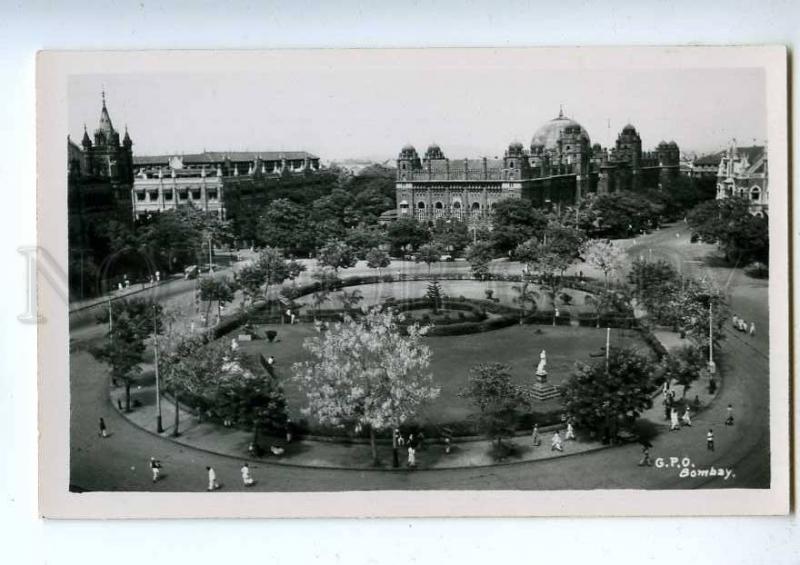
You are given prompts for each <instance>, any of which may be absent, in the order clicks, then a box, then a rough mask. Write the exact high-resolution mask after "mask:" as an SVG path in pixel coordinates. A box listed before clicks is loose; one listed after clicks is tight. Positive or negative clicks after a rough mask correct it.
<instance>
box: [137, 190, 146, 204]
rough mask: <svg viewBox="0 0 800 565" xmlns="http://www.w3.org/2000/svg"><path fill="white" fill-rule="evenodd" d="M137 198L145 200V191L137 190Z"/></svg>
mask: <svg viewBox="0 0 800 565" xmlns="http://www.w3.org/2000/svg"><path fill="white" fill-rule="evenodd" d="M136 200H138V201H140V202H141V201H142V200H144V192H137V193H136Z"/></svg>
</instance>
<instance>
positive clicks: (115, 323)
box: [91, 299, 164, 412]
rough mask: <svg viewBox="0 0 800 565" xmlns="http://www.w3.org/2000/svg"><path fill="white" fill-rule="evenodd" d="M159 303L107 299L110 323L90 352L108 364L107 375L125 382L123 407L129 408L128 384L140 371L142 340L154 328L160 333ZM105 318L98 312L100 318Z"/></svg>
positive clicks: (142, 352)
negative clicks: (99, 341) (103, 336)
mask: <svg viewBox="0 0 800 565" xmlns="http://www.w3.org/2000/svg"><path fill="white" fill-rule="evenodd" d="M160 314H161V306H160V305H158V304H154V303H152V302H148V301H144V300H139V299H130V300H115V301H113V302H111V324H110V330H109V332H108V333H107V334H106V338H105V341H104V343H103V345H102V346H100V347H98V348H95V349H92V350H91V353H92V355H93V356H94V357H95V358H96V359H98V360H100V361H103V362H105V363H108V364H109V365H110V366H111V378H112V379H113V380H114V381H115V382H116V381H122V383H123V385H124V386H125V411H126V412H130V411H131V384H132V383H133V380H134V379H135V378H136V377H137V376H139V375H140V374H141V372H142V368H141V366H140V363H142V362H143V361H144V352H145V341H146V340H147V339H148V338H150V336H151V335H152V334H153V330H154V329H155V330H156V332H157V333H162V332H163V330H164V328H163V321H162V320H161V318H162V316H161V315H160ZM107 320H108V317H107V314H106V316H101V321H103V322H105V321H107Z"/></svg>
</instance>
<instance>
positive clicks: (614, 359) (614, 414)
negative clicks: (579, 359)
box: [561, 348, 653, 441]
mask: <svg viewBox="0 0 800 565" xmlns="http://www.w3.org/2000/svg"><path fill="white" fill-rule="evenodd" d="M652 372H653V371H652V364H651V362H650V361H649V359H648V358H647V357H646V356H644V355H639V354H638V353H636V352H635V351H633V350H631V349H617V348H612V349H611V351H610V352H609V353H608V361H606V360H603V361H599V362H596V363H593V364H591V365H587V364H585V363H577V364H576V367H575V370H574V372H573V373H572V376H571V377H570V379H569V380H568V381H567V383H566V384H565V385H564V386H563V387H562V389H561V392H562V402H563V404H564V408H565V410H566V412H567V414H569V415H570V417H571V418H572V419H573V420H574V422H575V424H576V425H577V426H579V427H581V428H585V429H587V430H590V431H591V432H593V433H597V432H600V431H601V430H605V433H604V436H605V437H606V438H607V439H609V440H612V441H613V438H615V437H616V435H617V430H618V429H619V428H620V427H622V428H631V427H632V426H633V424H634V422H635V421H636V418H638V417H639V415H640V414H641V413H642V411H643V410H645V409H646V408H650V407H651V406H652V399H651V396H650V392H651V375H652Z"/></svg>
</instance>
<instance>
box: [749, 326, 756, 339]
mask: <svg viewBox="0 0 800 565" xmlns="http://www.w3.org/2000/svg"><path fill="white" fill-rule="evenodd" d="M749 333H750V337H752V336H754V335H756V323H755V322H750V332H749Z"/></svg>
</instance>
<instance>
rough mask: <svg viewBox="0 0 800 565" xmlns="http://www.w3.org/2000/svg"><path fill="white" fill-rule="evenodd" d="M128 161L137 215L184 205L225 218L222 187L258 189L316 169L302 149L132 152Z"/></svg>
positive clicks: (313, 159)
mask: <svg viewBox="0 0 800 565" xmlns="http://www.w3.org/2000/svg"><path fill="white" fill-rule="evenodd" d="M133 166H134V168H135V177H134V180H133V188H132V190H131V194H130V198H131V206H132V211H133V217H134V218H136V219H140V218H143V217H146V216H147V215H148V214H152V213H155V212H161V211H164V210H171V209H174V208H176V207H177V206H180V205H185V204H191V205H193V206H196V207H197V208H199V209H201V210H203V211H205V212H208V213H212V214H216V215H217V216H219V217H220V218H223V219H224V218H226V217H227V211H226V201H225V196H226V191H227V192H231V193H232V192H234V191H237V192H240V191H239V190H238V189H239V188H241V187H243V186H250V185H252V188H255V189H256V190H257V188H258V186H267V185H269V184H270V183H272V184H275V183H277V182H280V181H281V179H286V178H287V177H298V176H307V175H312V174H314V173H316V172H318V171H319V170H320V164H319V157H316V156H315V155H311V154H310V153H306V152H305V151H288V152H271V151H261V152H229V153H217V152H204V153H200V154H195V155H182V156H178V155H160V156H136V157H134V158H133ZM228 196H231V195H228ZM229 200H230V199H229Z"/></svg>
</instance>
